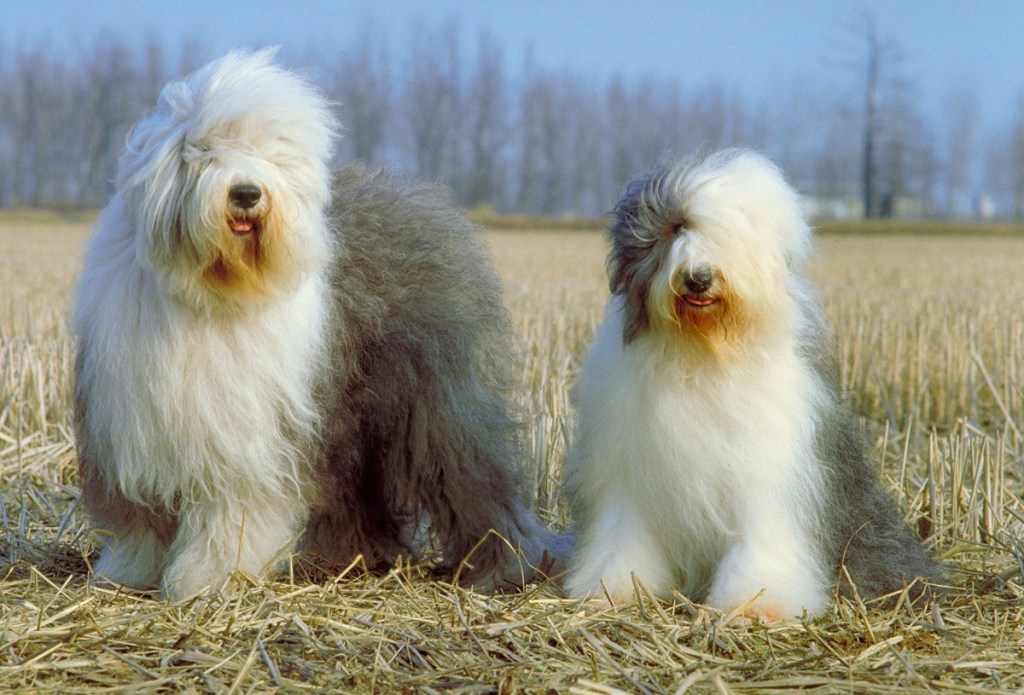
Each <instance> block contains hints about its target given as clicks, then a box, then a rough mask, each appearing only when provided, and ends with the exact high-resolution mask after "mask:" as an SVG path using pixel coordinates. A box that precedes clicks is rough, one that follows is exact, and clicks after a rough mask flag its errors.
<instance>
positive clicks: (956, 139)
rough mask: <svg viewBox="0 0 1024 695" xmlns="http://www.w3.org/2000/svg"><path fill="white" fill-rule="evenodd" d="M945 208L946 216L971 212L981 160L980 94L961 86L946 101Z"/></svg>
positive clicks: (961, 84) (973, 89)
mask: <svg viewBox="0 0 1024 695" xmlns="http://www.w3.org/2000/svg"><path fill="white" fill-rule="evenodd" d="M944 106H945V109H944V111H945V133H944V137H945V143H944V144H945V155H946V157H945V159H946V161H945V173H946V177H945V182H944V184H945V186H944V187H945V205H944V206H943V207H944V212H945V214H946V215H947V216H957V215H961V214H963V213H965V212H967V211H968V210H969V203H968V199H969V195H970V187H971V184H972V180H973V179H974V175H975V174H974V170H973V169H974V163H975V162H976V161H977V159H978V157H977V155H978V151H977V150H978V92H977V89H975V87H974V85H973V84H972V83H971V82H961V83H960V84H959V85H957V86H956V87H954V88H953V89H952V90H951V91H950V92H949V93H948V94H947V95H946V100H945V104H944Z"/></svg>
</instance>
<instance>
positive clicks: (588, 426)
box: [573, 314, 819, 538]
mask: <svg viewBox="0 0 1024 695" xmlns="http://www.w3.org/2000/svg"><path fill="white" fill-rule="evenodd" d="M615 318H616V317H615V316H614V314H613V315H612V316H611V317H610V320H608V321H606V325H605V326H603V327H602V329H601V332H600V333H599V335H598V339H597V341H596V343H595V345H594V348H593V350H592V351H591V354H590V355H589V357H588V360H587V363H586V366H585V368H584V372H583V376H582V378H581V382H580V385H579V399H578V400H579V426H580V429H581V431H580V436H579V438H578V439H579V442H580V450H579V451H578V453H577V456H576V457H575V458H576V460H577V462H576V463H575V464H573V465H576V466H579V467H583V468H585V470H579V471H578V472H577V473H576V479H577V480H578V481H579V484H580V485H582V486H583V487H584V488H585V489H590V490H591V492H592V493H594V494H592V495H591V497H594V498H598V497H601V496H602V495H601V493H600V492H599V490H601V489H604V490H606V491H616V490H617V491H616V492H614V493H612V494H615V495H617V496H620V497H625V498H628V499H629V500H630V503H632V504H635V505H636V506H637V507H638V508H639V511H641V513H645V510H651V514H650V518H651V520H652V523H659V524H662V523H664V524H669V525H672V524H674V525H676V527H677V530H676V533H683V534H686V533H694V534H698V533H699V534H702V535H703V537H705V538H708V537H714V536H717V537H721V536H722V534H731V533H733V532H734V531H735V530H736V529H737V527H738V526H739V525H740V521H739V518H740V517H741V516H742V515H743V513H744V509H745V508H746V507H748V506H749V505H750V504H753V503H756V501H757V500H760V499H765V500H768V499H774V500H776V501H777V502H778V503H780V504H782V503H788V502H789V501H790V498H792V497H794V496H799V494H800V493H801V492H802V491H803V490H804V489H805V487H806V485H807V484H811V485H814V484H815V483H814V480H816V479H817V477H818V476H819V471H818V470H817V467H816V466H815V464H814V463H813V431H814V420H813V417H814V414H813V406H812V405H811V403H812V402H813V400H814V392H815V390H816V388H817V387H816V381H815V379H814V377H813V375H812V374H810V373H809V372H808V371H807V369H806V367H805V366H804V365H803V363H802V362H801V361H800V360H799V359H798V357H797V356H796V354H795V353H792V352H789V353H786V352H783V353H780V354H777V355H772V356H771V357H770V358H768V357H767V356H759V357H757V358H756V359H752V360H750V361H749V362H747V363H742V364H736V365H728V366H727V367H726V368H724V369H722V368H719V367H718V366H717V365H707V364H702V363H700V362H690V361H688V360H687V359H686V356H685V355H677V354H673V353H672V352H671V350H668V351H666V350H665V349H664V347H665V346H664V344H659V343H658V339H657V338H656V337H650V336H641V337H640V338H638V339H637V340H635V341H633V342H632V343H631V344H630V345H628V346H624V345H622V339H621V329H620V324H619V323H618V322H617V321H616V320H615ZM712 367H713V368H712ZM709 531H714V533H709ZM673 535H674V534H673Z"/></svg>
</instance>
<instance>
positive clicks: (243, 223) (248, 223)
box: [228, 218, 252, 234]
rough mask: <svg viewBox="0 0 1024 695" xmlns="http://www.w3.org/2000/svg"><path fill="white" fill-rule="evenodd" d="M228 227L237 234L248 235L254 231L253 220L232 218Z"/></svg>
mask: <svg viewBox="0 0 1024 695" xmlns="http://www.w3.org/2000/svg"><path fill="white" fill-rule="evenodd" d="M228 227H230V228H231V231H232V232H234V233H235V234H248V233H249V232H251V231H252V220H246V219H234V218H232V219H230V220H228Z"/></svg>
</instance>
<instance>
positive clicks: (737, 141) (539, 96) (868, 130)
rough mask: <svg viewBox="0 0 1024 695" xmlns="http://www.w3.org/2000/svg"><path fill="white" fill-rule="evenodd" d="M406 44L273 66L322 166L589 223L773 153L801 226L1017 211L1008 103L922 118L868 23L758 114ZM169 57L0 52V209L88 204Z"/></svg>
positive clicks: (169, 72)
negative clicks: (655, 179) (324, 149)
mask: <svg viewBox="0 0 1024 695" xmlns="http://www.w3.org/2000/svg"><path fill="white" fill-rule="evenodd" d="M411 36H412V40H410V41H408V42H405V43H403V44H402V46H403V48H402V49H401V50H399V51H396V50H394V48H393V46H392V45H390V44H389V42H388V40H387V39H386V38H385V37H384V36H382V35H380V34H378V33H375V32H374V31H373V29H372V28H368V29H367V31H365V32H363V33H362V35H361V38H360V39H359V40H358V41H357V42H355V43H354V44H352V45H348V46H346V47H344V48H342V49H340V50H339V51H338V52H337V53H336V54H333V55H329V54H324V53H323V52H320V53H314V52H313V51H309V52H308V54H307V55H304V56H303V55H299V54H293V53H286V54H285V56H284V57H285V59H286V62H290V63H292V64H294V65H297V66H303V67H304V68H305V69H307V70H310V71H311V72H312V74H313V75H314V76H315V78H316V79H317V80H318V82H319V83H320V84H321V85H322V86H323V88H324V89H325V91H326V92H327V93H328V95H329V96H330V97H331V98H332V99H333V100H334V101H336V102H337V104H338V110H339V115H340V118H341V121H342V123H343V124H344V128H345V132H344V138H343V139H342V143H341V151H340V153H339V159H341V160H348V159H363V160H367V161H375V162H379V163H382V164H387V165H390V166H393V167H396V168H398V169H400V170H402V171H404V172H407V173H410V174H413V175H416V176H420V177H425V178H429V179H436V180H441V181H444V182H445V183H447V184H448V185H450V186H451V188H452V189H453V191H454V193H455V196H456V198H457V199H458V201H459V202H460V203H461V204H463V205H466V206H469V207H474V206H482V205H488V206H491V207H493V208H495V209H497V210H500V211H506V212H517V213H528V214H548V215H594V214H601V213H603V212H605V211H606V210H607V209H608V207H609V206H610V205H611V204H612V202H613V201H614V200H615V199H616V197H617V194H618V192H619V190H620V187H621V186H622V185H623V184H624V183H625V182H626V181H628V180H629V179H630V178H631V177H632V176H634V175H635V174H636V173H637V172H639V171H641V170H643V169H644V168H648V167H651V166H653V165H654V164H656V163H657V162H658V161H659V160H661V159H663V158H665V157H666V156H670V155H672V154H676V153H681V152H687V151H691V150H694V149H698V148H704V149H707V150H710V149H715V148H718V147H723V146H729V145H744V146H749V147H756V148H759V149H761V150H763V151H765V152H767V153H768V154H769V155H771V156H772V157H774V158H775V159H776V161H778V162H779V163H780V165H781V166H782V167H783V168H784V169H785V170H786V172H787V174H788V175H789V177H790V178H791V179H792V180H793V181H794V183H796V185H797V186H798V187H799V188H800V189H801V190H802V191H803V192H804V193H805V194H807V195H808V196H811V197H813V198H814V199H815V200H816V201H818V209H817V210H816V212H817V213H818V214H824V215H827V214H854V215H859V214H865V213H866V214H867V215H868V216H879V215H885V214H913V215H931V216H964V215H968V214H973V212H974V211H975V209H976V204H977V201H978V198H979V196H980V195H982V194H985V195H986V196H988V197H989V198H990V199H991V200H992V201H995V202H996V203H997V204H998V206H997V210H998V211H999V212H1000V213H1001V214H1003V215H1005V216H1014V217H1024V94H1022V95H1021V100H1020V102H1019V105H1018V108H1017V111H1016V113H1015V115H1014V117H1013V119H1012V122H1011V125H1010V127H1009V128H1008V130H1007V131H1006V132H998V133H988V134H986V133H982V132H981V131H980V120H979V105H978V98H977V95H976V92H975V91H974V90H973V89H972V87H971V85H969V84H964V85H958V86H955V87H953V88H951V89H950V90H949V93H948V95H947V99H946V102H945V109H944V112H943V113H941V114H939V115H938V116H933V117H929V115H928V114H926V113H925V112H924V111H923V109H922V108H921V106H920V99H919V95H918V94H917V91H916V88H915V84H914V83H913V81H912V80H910V79H908V78H907V76H906V71H905V70H904V69H903V67H902V60H903V59H902V57H901V56H900V55H899V51H898V50H896V49H897V48H898V44H895V43H894V42H893V41H892V40H891V39H888V38H885V37H881V36H880V35H879V33H878V32H877V30H876V28H875V27H874V25H873V24H872V23H871V22H870V18H865V19H864V20H863V21H862V22H860V23H859V24H857V25H855V26H854V27H852V28H851V29H850V31H849V37H850V38H851V42H850V46H847V47H846V49H845V53H844V54H843V55H842V59H841V60H839V61H837V64H836V66H835V73H836V79H835V80H834V81H833V84H832V85H829V86H818V85H813V84H808V83H806V82H799V81H794V82H793V83H792V84H789V85H781V86H778V87H777V88H776V89H775V90H774V91H773V92H772V93H771V95H770V97H768V98H765V99H764V100H763V101H762V102H755V101H753V100H751V99H750V98H748V97H745V96H744V95H742V94H739V93H737V92H735V91H733V90H730V89H729V88H728V87H727V86H724V85H723V84H720V83H718V82H700V81H694V80H693V78H690V77H689V76H687V75H685V74H683V75H680V76H678V79H672V80H667V79H663V78H656V77H651V76H646V75H617V76H610V77H607V78H603V79H602V78H600V77H595V76H592V75H581V74H579V73H575V72H571V71H564V70H563V71H559V70H551V69H548V68H542V67H540V66H538V65H537V64H536V62H535V61H532V60H530V59H529V57H528V58H527V59H526V60H525V64H524V65H521V66H519V65H517V66H514V69H513V68H512V67H510V65H509V61H508V60H507V58H506V54H505V47H503V46H502V45H501V44H500V42H498V41H497V40H496V39H495V38H494V37H493V36H491V35H489V34H487V33H486V32H481V33H479V34H477V35H475V36H473V37H471V38H470V39H468V40H467V39H466V37H465V36H464V35H463V34H462V33H461V32H460V31H459V30H458V29H457V27H456V26H455V25H451V24H450V25H446V26H442V27H440V28H436V27H426V26H418V27H415V30H414V31H413V32H412V33H411ZM177 49H178V50H176V51H173V52H169V51H168V49H167V47H166V46H164V45H162V44H161V43H159V42H157V41H156V40H152V39H151V40H146V41H142V42H140V43H137V44H133V43H129V42H126V41H124V40H122V39H117V38H113V37H110V36H102V37H97V38H95V39H93V40H92V42H91V43H90V44H88V45H87V46H86V47H84V48H80V49H77V50H73V51H70V52H69V51H67V50H64V49H60V50H59V49H56V48H54V47H51V45H49V44H39V45H36V46H33V47H30V48H11V47H5V46H4V45H3V44H0V205H30V206H59V207H68V208H77V207H96V206H100V205H102V204H103V203H104V201H105V200H106V199H107V197H108V196H109V195H110V192H111V187H112V180H113V176H114V172H115V170H116V161H117V156H118V154H119V152H120V150H121V149H122V147H123V143H124V138H125V135H126V133H127V131H128V129H129V127H130V126H131V125H132V124H133V123H135V122H136V121H138V120H139V119H140V118H141V117H142V116H143V115H144V114H145V112H146V110H147V109H149V108H150V107H151V106H152V104H153V103H154V101H155V99H156V96H157V94H158V93H159V90H160V88H161V87H162V85H163V84H164V83H166V82H167V81H168V80H170V79H173V78H175V77H177V76H180V75H182V74H184V73H186V72H188V71H189V70H191V69H193V68H194V67H196V66H197V65H199V64H201V63H203V62H205V61H206V60H208V59H210V58H212V57H214V56H213V55H211V54H209V53H207V52H205V51H204V50H202V49H199V48H198V47H197V46H196V45H195V44H191V45H186V46H184V47H177ZM171 53H174V54H176V55H179V56H183V57H180V58H177V59H174V60H172V59H171V58H170V57H169V56H170V55H171Z"/></svg>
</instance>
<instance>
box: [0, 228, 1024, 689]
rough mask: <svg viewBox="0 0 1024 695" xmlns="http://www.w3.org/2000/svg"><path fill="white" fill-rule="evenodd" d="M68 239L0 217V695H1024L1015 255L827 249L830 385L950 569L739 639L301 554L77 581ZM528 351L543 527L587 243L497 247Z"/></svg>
mask: <svg viewBox="0 0 1024 695" xmlns="http://www.w3.org/2000/svg"><path fill="white" fill-rule="evenodd" d="M83 234H84V230H83V228H82V227H81V226H75V225H69V226H66V227H60V228H56V227H53V226H48V227H43V228H40V227H39V225H38V223H35V222H32V221H29V222H10V221H6V222H5V221H0V281H2V283H3V285H2V286H3V290H2V292H3V294H2V295H0V297H2V298H0V495H2V497H0V522H2V525H3V527H2V535H0V690H3V691H28V690H36V691H59V692H86V691H90V692H92V691H96V690H114V691H120V690H130V691H144V692H150V691H156V692H179V691H185V692H188V691H192V692H218V693H219V692H305V691H310V692H323V691H336V692H354V693H364V692H365V693H369V692H384V693H386V692H403V691H405V692H411V691H423V692H465V693H478V692H519V691H525V692H538V693H543V692H575V693H604V694H607V693H615V692H651V693H661V692H666V693H674V692H687V691H689V692H743V691H756V692H766V691H768V692H772V691H789V690H810V691H819V692H833V691H848V692H859V693H872V692H879V693H882V692H886V693H888V692H925V691H933V690H941V691H954V692H994V691H1000V690H1002V691H1014V690H1020V689H1021V688H1024V648H1022V646H1021V645H1022V644H1024V615H1022V611H1024V604H1022V594H1024V590H1022V566H1024V548H1022V546H1021V540H1020V539H1021V528H1022V525H1024V509H1022V505H1021V494H1022V492H1024V480H1022V478H1024V439H1022V436H1021V433H1020V431H1019V429H1020V427H1022V426H1024V350H1022V343H1024V341H1022V335H1024V311H1022V308H1021V307H1022V302H1021V299H1022V298H1024V279H1022V278H1021V277H1018V276H1019V275H1020V274H1019V272H1016V271H1015V268H1017V267H1019V263H1020V259H1022V258H1024V240H1021V239H975V240H965V239H960V238H948V239H946V238H943V239H906V238H902V239H886V240H884V241H880V240H879V239H878V238H875V237H872V238H870V239H865V238H858V237H844V238H824V239H822V240H820V241H819V248H820V253H819V257H818V258H817V259H816V260H815V262H814V263H813V265H812V269H811V270H812V274H813V275H814V277H815V279H816V281H818V282H819V284H820V286H821V294H822V297H823V301H824V304H825V307H826V311H827V312H828V314H829V317H830V319H831V320H832V321H833V323H834V325H835V328H836V331H837V334H838V336H839V346H840V354H841V356H842V361H843V365H844V382H845V385H846V388H847V391H848V392H849V395H850V396H851V398H852V399H853V400H854V401H855V402H856V403H857V404H858V406H859V407H860V408H861V409H862V410H863V412H864V413H865V415H866V416H867V418H866V424H867V426H868V428H869V430H870V431H871V432H872V433H873V434H874V435H875V441H876V444H875V447H874V449H873V452H872V453H873V456H874V460H877V461H878V462H879V466H880V468H881V469H882V472H883V476H884V477H885V479H886V480H887V481H888V482H889V483H890V484H891V486H892V487H893V489H894V490H895V491H896V492H897V494H898V495H899V496H900V499H901V504H902V505H903V508H904V509H905V510H906V511H907V514H908V518H910V519H911V521H912V522H913V523H914V524H915V525H916V526H917V527H918V528H919V529H920V530H922V531H924V532H926V533H927V534H928V535H929V536H930V542H931V543H933V544H934V545H935V547H936V548H937V549H938V551H939V552H940V553H941V554H942V556H943V558H944V559H945V560H946V561H947V562H948V563H949V564H950V565H951V566H952V567H953V568H954V569H956V570H957V573H956V574H955V575H954V579H955V580H956V582H957V583H958V585H959V586H958V588H955V589H953V590H951V591H949V592H947V593H945V594H943V595H940V596H939V597H937V598H935V599H933V600H931V601H930V602H924V603H919V604H916V605H911V604H909V603H908V602H906V601H904V600H899V599H897V600H896V602H895V605H890V606H887V607H880V606H877V605H872V606H864V605H862V604H860V603H851V602H842V603H840V604H839V605H838V606H837V607H836V608H835V610H834V611H832V612H831V613H829V614H828V615H826V616H824V617H822V618H820V619H818V620H814V621H808V622H804V623H798V624H793V625H770V626H763V625H752V626H735V625H731V624H726V623H724V622H723V621H722V616H719V615H716V614H714V613H712V612H711V611H709V610H708V609H706V608H704V607H702V606H696V605H693V604H691V603H689V602H687V601H686V600H685V599H683V598H682V597H679V599H678V600H677V601H676V602H659V601H655V600H652V599H650V598H649V597H648V596H646V595H645V593H644V590H643V587H642V586H638V587H637V592H638V595H639V596H640V599H641V600H640V603H639V605H638V606H636V607H632V608H628V609H624V610H621V611H607V610H602V611H595V610H593V609H591V608H589V607H580V606H578V605H577V604H576V603H574V602H571V601H567V600H564V599H562V598H560V597H559V595H558V592H557V590H556V589H555V587H553V586H549V585H535V586H531V587H529V588H528V590H527V591H526V592H524V593H522V594H511V595H507V596H484V595H480V594H476V593H473V592H470V591H466V590H463V589H460V588H458V587H454V586H452V585H451V584H450V583H449V582H447V581H445V580H444V579H443V578H437V577H433V576H430V575H429V573H428V572H427V571H426V570H425V569H423V568H409V567H403V568H399V569H398V570H396V571H394V572H392V573H390V574H388V575H385V576H373V575H368V574H366V573H364V572H362V571H361V570H360V569H359V567H358V565H354V566H352V567H350V568H319V567H314V566H311V565H308V564H303V563H299V564H296V565H295V566H294V567H292V569H291V572H289V573H285V575H284V576H283V577H279V578H277V579H275V580H274V581H271V582H266V583H257V582H252V581H250V580H247V579H246V578H244V577H240V578H237V581H236V584H235V586H234V587H233V590H232V591H229V592H225V593H221V594H214V595H211V596H208V597H205V598H200V599H196V600H194V601H190V602H187V603H185V604H181V605H173V606H172V605H168V604H166V603H163V602H161V601H158V600H154V599H152V598H150V597H147V596H139V595H135V594H130V593H123V592H117V591H111V590H108V589H103V588H99V587H95V586H91V585H90V584H89V582H88V579H87V570H88V561H89V559H90V557H89V553H90V552H91V550H92V547H93V546H92V543H91V541H90V539H89V537H88V535H87V534H86V533H85V532H84V527H83V525H82V520H81V519H80V518H79V517H78V515H77V514H76V512H75V509H74V503H75V499H76V496H77V493H78V489H77V475H76V473H75V460H74V450H73V445H72V436H71V433H70V431H69V428H68V422H69V417H68V415H69V410H68V409H69V407H70V393H69V386H70V380H69V375H70V371H69V370H70V366H71V356H72V354H73V353H72V348H71V341H70V338H69V336H68V334H67V321H66V313H67V307H68V302H69V296H70V287H71V284H72V282H73V278H74V275H75V272H76V268H77V258H78V253H79V252H80V248H81V240H82V237H83ZM487 241H488V244H489V245H490V246H491V248H492V250H493V253H494V255H495V257H496V258H497V259H498V261H499V263H498V265H499V270H500V272H501V274H502V277H503V278H504V281H505V283H506V289H507V292H508V301H509V305H510V308H511V311H512V314H513V319H514V321H515V323H516V326H517V330H518V332H519V334H520V335H521V336H522V348H523V353H524V361H525V367H524V370H525V373H524V381H525V382H526V384H527V388H526V389H525V391H524V393H525V395H524V401H525V404H526V405H527V407H528V408H529V412H530V413H531V414H532V419H531V428H530V432H529V440H528V442H527V449H528V451H527V456H528V461H527V463H528V465H529V466H530V470H531V474H532V475H533V477H534V480H535V483H536V486H537V489H538V493H539V499H540V503H541V505H542V507H543V509H544V511H545V513H546V514H547V516H548V518H550V519H553V520H555V521H556V522H560V523H561V522H564V511H565V510H564V508H563V504H562V501H561V498H560V495H559V493H558V489H557V478H558V469H559V466H560V464H561V459H562V456H563V454H564V450H565V444H566V439H567V437H568V424H569V421H570V418H571V412H570V409H569V400H568V398H569V395H568V394H569V387H570V385H571V382H572V379H573V377H574V375H575V370H576V367H577V364H578V359H579V357H580V354H581V352H582V350H584V349H585V347H586V344H587V342H588V341H589V337H590V332H591V331H592V329H593V327H594V325H595V324H596V322H597V320H598V316H599V312H600V310H601V307H602V306H603V303H604V300H605V297H606V293H607V289H606V286H605V282H604V269H603V256H604V251H603V246H602V241H601V238H600V236H598V235H594V234H589V233H585V232H578V231H562V232H559V233H557V234H556V233H543V232H538V231H531V232H528V233H515V232H499V233H491V234H489V235H488V236H487Z"/></svg>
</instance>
